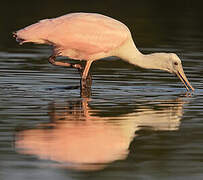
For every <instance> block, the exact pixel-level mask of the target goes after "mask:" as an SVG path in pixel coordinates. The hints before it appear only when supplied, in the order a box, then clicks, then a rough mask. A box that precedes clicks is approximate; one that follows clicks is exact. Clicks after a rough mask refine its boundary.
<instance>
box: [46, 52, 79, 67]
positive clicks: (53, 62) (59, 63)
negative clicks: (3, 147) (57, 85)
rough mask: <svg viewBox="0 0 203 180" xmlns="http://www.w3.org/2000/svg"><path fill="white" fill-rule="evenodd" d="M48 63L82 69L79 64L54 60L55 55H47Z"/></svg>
mask: <svg viewBox="0 0 203 180" xmlns="http://www.w3.org/2000/svg"><path fill="white" fill-rule="evenodd" d="M49 63H51V64H53V65H55V66H64V67H73V68H77V69H82V66H81V65H80V64H71V63H65V62H59V61H56V56H55V55H52V56H50V57H49Z"/></svg>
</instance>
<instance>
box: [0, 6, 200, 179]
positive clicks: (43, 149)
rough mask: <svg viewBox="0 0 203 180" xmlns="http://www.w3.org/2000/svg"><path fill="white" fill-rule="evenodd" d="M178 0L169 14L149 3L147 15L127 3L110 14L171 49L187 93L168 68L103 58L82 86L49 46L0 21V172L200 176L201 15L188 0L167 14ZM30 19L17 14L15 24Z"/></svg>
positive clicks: (147, 44) (148, 43)
mask: <svg viewBox="0 0 203 180" xmlns="http://www.w3.org/2000/svg"><path fill="white" fill-rule="evenodd" d="M24 7H26V5H24ZM71 7H72V8H73V7H74V3H73V4H72V6H71ZM141 7H142V6H141ZM155 7H156V6H155V5H152V6H149V7H148V8H147V10H148V11H147V12H149V13H150V14H153V13H152V12H153V11H152V10H155V9H156V8H155ZM157 7H158V6H157ZM180 7H182V6H177V7H176V8H174V15H170V11H166V12H165V13H164V15H163V16H160V14H159V13H163V12H162V11H161V10H160V11H158V10H157V12H156V13H155V14H154V16H150V17H149V16H148V15H146V13H145V11H144V9H143V11H136V12H135V14H136V16H135V15H134V14H133V11H132V10H129V11H127V10H126V11H124V13H122V14H120V16H119V15H118V12H117V11H116V10H115V11H112V16H113V15H115V16H116V15H118V16H119V17H120V19H123V20H125V22H126V23H127V24H128V25H129V26H130V28H131V29H132V31H133V36H134V37H135V39H136V43H137V45H138V47H139V48H140V50H141V51H142V52H143V53H151V52H162V51H163V52H175V53H177V54H178V55H179V56H180V58H181V59H182V61H183V66H184V70H185V73H186V75H187V77H188V79H189V81H190V82H191V84H192V85H193V86H194V88H195V92H194V93H192V94H190V95H189V94H187V93H186V89H185V88H184V86H183V84H182V83H181V82H180V80H179V79H178V78H177V77H175V76H173V75H171V74H168V73H166V72H162V71H150V70H143V69H140V68H137V67H134V66H132V65H129V64H127V63H125V62H123V61H121V60H119V59H117V58H109V59H105V60H103V61H97V62H95V63H94V64H93V66H92V69H91V74H92V78H93V82H92V88H91V90H89V96H85V95H83V94H82V93H81V91H80V88H79V85H80V76H79V74H78V72H77V71H76V70H74V69H67V68H60V67H53V66H52V65H50V64H49V63H48V62H47V58H48V56H49V55H50V53H51V49H50V47H48V46H40V45H25V46H18V45H17V44H16V43H15V42H14V41H12V40H11V39H10V37H9V36H8V37H7V36H6V35H7V31H9V30H11V29H15V28H18V26H17V25H16V24H15V25H14V26H15V27H11V25H10V26H6V27H7V30H6V31H5V32H4V35H5V37H7V39H6V38H5V37H4V38H3V42H5V43H3V44H1V49H0V72H1V76H0V83H1V89H0V101H1V104H0V179H9V180H10V179H11V180H12V179H15V180H16V179H19V180H24V179H28V178H29V179H39V180H40V179H94V180H95V179H96V180H97V179H98V180H99V179H104V178H105V179H113V178H116V179H144V180H145V179H147V180H148V179H150V180H151V179H152V180H153V179H154V180H157V179H192V178H193V179H202V178H203V123H202V115H203V114H202V112H203V108H202V105H203V96H202V94H203V90H202V78H201V77H202V75H203V72H202V67H203V64H202V59H203V53H202V47H203V46H202V26H201V24H200V20H201V18H200V16H199V14H198V12H199V11H197V13H196V15H197V16H196V15H195V14H194V13H195V10H194V9H193V8H192V7H191V9H190V8H189V6H187V7H188V8H185V9H184V10H187V11H183V9H182V13H183V12H184V14H183V15H182V16H175V15H177V14H178V8H180ZM142 8H143V7H142ZM138 9H139V8H137V10H138ZM98 11H99V9H98ZM180 11H181V10H180ZM14 12H15V11H14ZM125 12H126V14H125ZM186 12H187V13H186ZM1 13H2V12H1ZM47 13H48V14H49V15H50V16H51V15H52V13H51V10H48V11H47ZM39 14H40V15H39V16H40V17H42V16H43V15H44V13H42V12H41V13H39ZM54 15H55V14H54V13H53V15H52V16H54ZM23 17H24V18H23ZM175 17H177V18H175ZM198 18H199V19H198ZM33 19H34V17H33V16H31V15H30V17H29V16H28V17H25V16H24V15H23V14H22V15H18V16H17V17H16V21H17V22H19V24H21V23H22V21H25V22H30V23H32V22H33V21H32V20H33ZM22 24H23V23H22ZM133 24H136V28H135V27H134V26H132V25H133ZM150 26H151V28H150V29H149V27H150Z"/></svg>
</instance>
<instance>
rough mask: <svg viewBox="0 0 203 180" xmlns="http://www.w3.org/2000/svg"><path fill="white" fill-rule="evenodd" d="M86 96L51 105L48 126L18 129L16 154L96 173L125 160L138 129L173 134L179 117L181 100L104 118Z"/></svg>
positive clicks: (142, 106) (141, 106) (138, 107)
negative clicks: (170, 132)
mask: <svg viewBox="0 0 203 180" xmlns="http://www.w3.org/2000/svg"><path fill="white" fill-rule="evenodd" d="M89 103H90V99H89V98H88V97H85V98H82V99H78V100H75V101H68V102H63V103H56V102H53V103H52V104H50V106H49V112H48V115H49V117H50V123H47V124H41V125H39V126H38V127H36V128H34V129H29V130H22V131H19V132H18V133H17V135H16V137H17V138H16V143H15V144H16V149H17V151H18V152H19V153H22V154H28V155H36V156H37V157H39V158H40V159H47V160H52V161H54V162H57V163H59V165H60V166H62V167H66V168H70V169H77V170H99V169H103V168H105V167H106V166H107V165H108V164H109V163H111V162H114V161H116V160H123V159H125V158H126V157H127V156H128V153H129V146H130V143H131V141H132V140H133V139H134V138H135V137H136V136H138V135H139V134H138V131H139V130H142V129H143V128H150V129H152V130H159V131H173V130H177V129H178V128H179V125H180V120H181V118H182V115H183V104H184V102H183V101H182V99H181V98H178V99H175V100H168V101H163V102H160V101H159V102H157V103H155V104H156V105H155V106H154V108H152V105H146V103H145V105H139V106H137V108H136V109H135V111H134V112H132V113H128V114H124V115H121V116H119V117H103V116H101V115H99V114H100V112H99V111H96V110H94V109H93V108H91V106H90V105H89Z"/></svg>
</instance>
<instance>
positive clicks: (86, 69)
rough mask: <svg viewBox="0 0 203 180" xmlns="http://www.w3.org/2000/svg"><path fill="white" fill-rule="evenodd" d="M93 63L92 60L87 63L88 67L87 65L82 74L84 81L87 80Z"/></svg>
mask: <svg viewBox="0 0 203 180" xmlns="http://www.w3.org/2000/svg"><path fill="white" fill-rule="evenodd" d="M92 62H93V61H92V60H89V61H87V63H86V65H85V69H84V71H83V73H82V80H85V79H87V76H88V73H89V69H90V66H91V64H92Z"/></svg>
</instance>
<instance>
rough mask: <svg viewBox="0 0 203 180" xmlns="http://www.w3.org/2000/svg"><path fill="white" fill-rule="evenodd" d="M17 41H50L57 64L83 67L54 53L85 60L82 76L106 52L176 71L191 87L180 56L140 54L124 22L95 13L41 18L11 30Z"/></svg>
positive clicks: (148, 65) (126, 59) (127, 59)
mask: <svg viewBox="0 0 203 180" xmlns="http://www.w3.org/2000/svg"><path fill="white" fill-rule="evenodd" d="M14 37H15V38H16V40H17V41H19V42H20V43H25V42H33V43H41V44H50V45H52V46H53V47H54V52H53V54H52V56H50V58H49V62H50V63H51V64H53V65H57V66H65V67H74V68H78V69H83V68H82V67H81V65H80V64H70V63H67V62H59V61H55V59H56V57H57V56H68V57H70V58H72V59H76V60H86V61H87V63H86V66H85V68H84V70H83V74H82V79H83V80H85V79H86V78H87V75H88V72H89V69H90V66H91V64H92V62H93V61H95V60H97V59H101V58H105V57H109V56H117V57H120V58H121V59H123V60H125V61H127V62H129V63H131V64H134V65H137V66H140V67H143V68H150V69H161V70H164V71H167V72H170V73H174V74H176V75H177V76H178V77H179V78H180V80H181V81H182V82H183V83H184V84H185V87H186V88H187V90H190V89H191V90H194V88H193V87H192V86H191V85H190V83H189V81H188V80H187V77H186V75H185V73H184V71H183V68H182V64H181V60H180V59H179V58H178V56H177V55H176V54H174V53H152V54H149V55H145V54H142V53H141V52H140V51H139V50H138V49H137V48H136V46H135V44H134V41H133V39H132V37H131V33H130V31H129V29H128V28H127V26H126V25H124V24H123V23H121V22H119V21H117V20H115V19H113V18H110V17H107V16H104V15H101V14H96V13H72V14H67V15H64V16H61V17H58V18H53V19H44V20H41V21H39V22H38V23H35V24H33V25H30V26H28V27H26V28H24V29H21V30H19V31H17V32H15V33H14Z"/></svg>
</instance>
